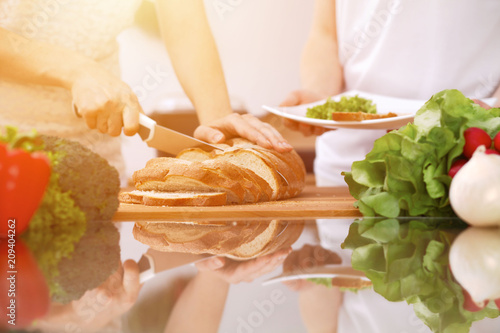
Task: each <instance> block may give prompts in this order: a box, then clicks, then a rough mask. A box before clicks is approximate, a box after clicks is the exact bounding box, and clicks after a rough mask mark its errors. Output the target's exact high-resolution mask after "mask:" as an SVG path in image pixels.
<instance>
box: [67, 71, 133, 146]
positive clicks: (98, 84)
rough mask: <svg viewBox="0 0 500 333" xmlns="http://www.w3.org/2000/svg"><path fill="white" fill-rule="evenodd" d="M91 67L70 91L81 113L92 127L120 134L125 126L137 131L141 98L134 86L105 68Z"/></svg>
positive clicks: (128, 131) (131, 132) (77, 79)
mask: <svg viewBox="0 0 500 333" xmlns="http://www.w3.org/2000/svg"><path fill="white" fill-rule="evenodd" d="M95 66H96V68H89V69H88V70H86V71H85V73H84V74H80V75H78V76H77V77H76V78H75V80H74V81H73V84H72V87H71V93H72V96H73V103H74V105H75V106H76V108H77V110H78V114H79V115H80V116H81V117H82V118H83V119H84V120H85V122H86V123H87V126H88V127H89V128H91V129H94V128H97V129H98V130H99V131H100V132H101V133H108V134H109V135H111V136H118V135H120V133H121V130H122V128H123V133H124V134H126V135H134V134H135V133H137V130H138V128H139V112H142V109H141V106H140V105H139V101H138V100H137V97H136V95H135V94H134V93H133V91H132V89H130V87H129V86H128V85H127V84H125V83H124V82H123V81H121V80H120V79H118V78H116V77H114V76H113V75H112V74H110V73H108V72H107V71H106V70H105V69H103V68H99V67H98V65H95Z"/></svg>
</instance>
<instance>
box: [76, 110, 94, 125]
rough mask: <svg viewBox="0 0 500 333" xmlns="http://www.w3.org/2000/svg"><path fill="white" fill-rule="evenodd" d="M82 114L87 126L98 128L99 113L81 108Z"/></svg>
mask: <svg viewBox="0 0 500 333" xmlns="http://www.w3.org/2000/svg"><path fill="white" fill-rule="evenodd" d="M79 112H80V114H81V115H82V117H83V119H85V123H86V124H87V127H88V128H90V129H95V128H97V113H96V112H93V111H85V110H80V111H79Z"/></svg>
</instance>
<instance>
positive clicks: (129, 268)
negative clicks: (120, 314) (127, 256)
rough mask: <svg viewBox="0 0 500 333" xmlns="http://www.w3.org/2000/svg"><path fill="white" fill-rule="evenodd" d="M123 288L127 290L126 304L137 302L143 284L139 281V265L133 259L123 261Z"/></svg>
mask: <svg viewBox="0 0 500 333" xmlns="http://www.w3.org/2000/svg"><path fill="white" fill-rule="evenodd" d="M123 290H124V291H125V295H124V299H123V301H124V303H125V305H132V304H133V303H135V301H136V299H137V296H138V295H139V291H140V290H141V284H140V281H139V266H138V265H137V263H136V262H135V261H133V260H127V261H125V262H124V263H123Z"/></svg>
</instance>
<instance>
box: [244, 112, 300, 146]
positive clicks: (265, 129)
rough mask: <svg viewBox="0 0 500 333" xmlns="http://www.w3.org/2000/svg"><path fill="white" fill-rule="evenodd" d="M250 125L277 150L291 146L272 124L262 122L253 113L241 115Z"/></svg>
mask: <svg viewBox="0 0 500 333" xmlns="http://www.w3.org/2000/svg"><path fill="white" fill-rule="evenodd" d="M242 117H243V118H244V119H245V120H246V121H247V122H248V123H249V124H250V125H251V126H253V127H254V128H256V129H257V130H259V131H260V133H261V134H262V135H264V137H266V138H267V140H268V141H269V142H270V143H271V144H272V147H273V148H274V149H275V150H277V151H279V152H283V153H284V152H287V151H291V150H292V149H293V147H292V146H291V145H290V144H289V143H288V142H287V141H286V140H285V139H284V138H283V136H282V135H281V133H280V132H279V131H278V130H277V129H276V128H274V127H273V126H272V125H270V124H268V123H265V122H262V121H261V120H259V119H258V118H256V117H255V116H253V115H243V116H242Z"/></svg>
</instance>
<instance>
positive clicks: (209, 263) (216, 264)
mask: <svg viewBox="0 0 500 333" xmlns="http://www.w3.org/2000/svg"><path fill="white" fill-rule="evenodd" d="M225 262H226V260H225V259H224V258H223V257H213V258H210V259H206V260H202V261H199V262H197V263H196V264H195V266H196V268H198V270H199V271H215V270H217V269H219V268H222V267H223V266H224V264H225Z"/></svg>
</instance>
